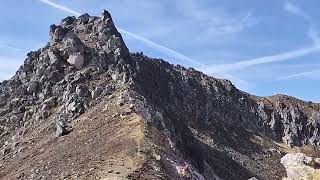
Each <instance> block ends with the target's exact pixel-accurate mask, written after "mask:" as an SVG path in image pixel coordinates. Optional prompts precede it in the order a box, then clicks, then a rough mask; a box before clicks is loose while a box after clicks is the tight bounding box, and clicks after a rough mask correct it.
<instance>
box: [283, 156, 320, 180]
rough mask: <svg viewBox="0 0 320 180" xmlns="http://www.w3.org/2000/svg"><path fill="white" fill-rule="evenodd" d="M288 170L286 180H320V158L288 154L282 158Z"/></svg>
mask: <svg viewBox="0 0 320 180" xmlns="http://www.w3.org/2000/svg"><path fill="white" fill-rule="evenodd" d="M281 163H282V164H283V166H284V167H285V168H286V172H287V178H284V179H286V180H317V179H320V169H319V167H320V158H313V157H308V156H306V155H305V154H302V153H297V154H287V155H285V156H284V157H283V158H281Z"/></svg>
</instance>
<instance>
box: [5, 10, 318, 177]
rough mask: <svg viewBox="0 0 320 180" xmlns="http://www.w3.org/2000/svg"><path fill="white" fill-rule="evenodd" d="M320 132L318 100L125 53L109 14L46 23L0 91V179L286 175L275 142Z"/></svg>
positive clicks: (294, 143)
mask: <svg viewBox="0 0 320 180" xmlns="http://www.w3.org/2000/svg"><path fill="white" fill-rule="evenodd" d="M319 132H320V106H319V104H315V103H311V102H305V101H302V100H298V99H295V98H293V97H289V96H284V95H277V96H271V97H257V96H253V95H250V94H248V93H245V92H242V91H240V90H238V89H237V88H236V87H235V86H234V85H233V84H232V83H231V82H230V81H229V80H225V79H217V78H213V77H210V76H208V75H206V74H203V73H201V72H199V71H197V70H195V69H193V68H185V67H182V66H180V65H176V66H175V65H172V64H170V63H168V62H166V61H164V60H162V59H155V58H149V57H147V56H145V55H143V53H129V50H128V48H127V47H126V45H125V43H124V41H123V39H122V36H121V34H120V33H119V32H118V31H117V29H116V27H115V25H114V22H113V20H112V17H111V15H110V13H109V12H108V11H104V12H103V13H102V15H101V17H96V16H90V15H88V14H83V15H81V16H79V17H77V18H76V17H73V16H72V17H67V18H65V19H63V20H62V21H61V23H60V24H59V25H52V26H50V39H49V43H48V45H47V46H46V47H43V48H41V49H39V50H37V51H32V52H30V53H28V56H27V58H26V60H25V62H24V64H23V65H22V66H21V67H20V68H19V70H18V71H17V73H16V74H15V76H13V77H12V78H11V79H10V80H7V81H3V82H1V83H0V149H1V154H0V157H1V158H0V179H1V178H4V179H33V177H39V178H44V179H59V178H60V177H62V176H63V178H62V179H65V178H64V177H65V176H66V177H69V178H70V179H72V178H78V177H81V179H94V178H96V179H97V178H98V179H99V178H101V179H103V178H104V177H107V178H120V179H123V178H128V179H130V178H131V179H249V178H251V177H258V179H270V177H272V178H271V179H281V177H283V176H284V173H285V169H284V168H283V167H282V165H281V164H280V159H281V156H282V155H283V154H284V153H285V152H287V151H288V150H287V149H285V148H283V147H282V146H280V145H282V144H284V145H283V146H287V145H288V146H289V147H288V149H290V147H305V146H307V147H312V148H314V151H315V152H317V151H316V149H320V133H319ZM75 154H76V155H75ZM66 158H67V159H68V160H66ZM71 166H72V168H70V167H71ZM13 169H17V171H14V170H13ZM261 169H263V170H261ZM83 172H85V173H84V174H83ZM63 173H64V174H63ZM12 177H13V178H12ZM67 179H68V178H67Z"/></svg>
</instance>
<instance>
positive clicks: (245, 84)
mask: <svg viewBox="0 0 320 180" xmlns="http://www.w3.org/2000/svg"><path fill="white" fill-rule="evenodd" d="M40 1H41V2H43V3H45V4H47V5H49V6H52V7H54V8H56V9H59V10H61V11H64V12H68V13H71V14H73V15H77V16H79V15H81V13H80V12H78V11H75V10H73V9H70V8H68V7H66V6H63V5H61V4H57V3H54V2H52V1H49V0H40ZM249 16H250V14H248V15H247V16H246V17H245V18H248V17H249ZM118 30H119V32H121V33H123V34H126V35H128V36H130V37H132V38H134V39H136V40H139V41H141V42H143V43H145V44H146V45H148V46H151V47H154V48H155V49H157V50H159V51H161V52H163V53H165V54H167V55H170V56H172V57H174V58H177V59H180V60H183V61H185V62H188V63H191V64H192V65H193V66H194V67H196V68H197V69H202V67H204V66H205V65H203V64H202V63H199V62H198V61H196V60H194V59H191V58H189V57H187V56H185V55H183V54H182V53H179V52H177V51H175V50H173V49H171V48H168V47H166V46H163V45H161V44H158V43H156V42H153V41H151V40H149V39H147V38H145V37H143V36H140V35H138V34H136V33H132V32H130V31H127V30H125V29H122V28H118ZM213 74H215V75H217V76H219V77H224V78H229V79H230V80H232V81H233V82H235V83H236V84H237V85H238V86H239V87H240V88H242V89H247V88H248V87H249V83H248V82H246V81H244V80H241V79H240V78H237V77H234V76H232V75H230V74H228V73H226V72H222V73H213Z"/></svg>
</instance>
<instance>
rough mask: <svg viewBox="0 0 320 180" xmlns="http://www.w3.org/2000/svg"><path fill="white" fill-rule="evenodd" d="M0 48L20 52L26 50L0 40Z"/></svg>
mask: <svg viewBox="0 0 320 180" xmlns="http://www.w3.org/2000/svg"><path fill="white" fill-rule="evenodd" d="M0 48H6V49H11V50H14V51H19V52H22V53H26V52H27V50H25V49H22V48H19V47H16V46H13V45H11V44H9V43H5V42H0Z"/></svg>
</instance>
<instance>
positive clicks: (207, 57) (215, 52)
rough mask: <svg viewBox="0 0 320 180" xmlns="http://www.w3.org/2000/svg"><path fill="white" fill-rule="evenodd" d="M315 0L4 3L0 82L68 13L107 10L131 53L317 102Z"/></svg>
mask: <svg viewBox="0 0 320 180" xmlns="http://www.w3.org/2000/svg"><path fill="white" fill-rule="evenodd" d="M319 5H320V3H319V2H318V1H316V0H308V1H298V0H269V1H256V0H240V1H234V0H175V1H172V0H161V1H159V0H135V1H133V0H90V1H88V0H68V1H63V0H10V1H9V0H3V1H1V2H0V16H1V23H2V25H1V28H0V80H4V79H8V78H10V77H11V76H12V75H13V74H14V72H15V71H16V70H17V69H18V67H19V65H21V64H22V63H23V61H24V59H25V56H26V53H27V52H28V51H30V50H36V49H37V48H40V47H42V46H44V45H45V44H46V43H47V41H48V34H49V26H50V25H51V24H54V23H56V24H57V23H59V22H60V20H61V19H62V18H64V17H66V16H68V15H78V14H82V13H85V12H88V13H89V14H91V15H100V13H101V12H102V10H103V9H107V10H108V11H110V12H111V14H112V16H113V19H114V21H115V24H116V26H117V27H118V28H119V30H120V31H121V32H122V34H123V37H124V39H125V41H126V43H127V46H128V48H129V49H130V51H132V52H136V51H139V52H140V51H143V52H144V54H146V55H148V56H151V57H159V58H163V59H165V60H167V61H169V62H171V63H174V64H181V65H184V66H187V67H194V68H196V69H198V70H201V71H203V72H205V73H207V74H209V75H212V76H214V77H219V78H227V79H230V80H231V81H232V82H233V83H234V84H235V85H236V86H237V87H238V88H239V89H241V90H244V91H247V92H250V93H252V94H256V95H259V96H269V95H274V94H279V93H282V94H288V95H291V96H295V97H298V98H301V99H304V100H311V101H316V102H320V93H318V91H319V89H320V83H319V80H320V63H319V58H318V57H319V55H320V34H319V32H320V24H319V23H320V21H317V19H319V18H320V12H319V11H318V7H319Z"/></svg>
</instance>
